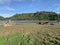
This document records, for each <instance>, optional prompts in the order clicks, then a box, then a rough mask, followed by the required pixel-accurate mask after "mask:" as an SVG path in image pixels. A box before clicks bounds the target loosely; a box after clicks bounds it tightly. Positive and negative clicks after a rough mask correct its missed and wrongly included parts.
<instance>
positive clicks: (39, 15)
mask: <svg viewBox="0 0 60 45" xmlns="http://www.w3.org/2000/svg"><path fill="white" fill-rule="evenodd" d="M9 19H11V20H33V21H34V20H42V21H60V14H57V13H55V12H48V11H41V12H35V13H24V14H15V15H13V16H11V17H9V18H4V17H2V16H0V20H9Z"/></svg>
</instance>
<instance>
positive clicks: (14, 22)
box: [0, 20, 60, 24]
mask: <svg viewBox="0 0 60 45" xmlns="http://www.w3.org/2000/svg"><path fill="white" fill-rule="evenodd" d="M6 22H7V21H1V20H0V24H5V23H6ZM11 23H13V24H36V23H38V22H37V21H11ZM52 23H53V24H60V22H49V24H52Z"/></svg>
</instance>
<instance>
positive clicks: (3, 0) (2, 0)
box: [0, 0, 11, 4]
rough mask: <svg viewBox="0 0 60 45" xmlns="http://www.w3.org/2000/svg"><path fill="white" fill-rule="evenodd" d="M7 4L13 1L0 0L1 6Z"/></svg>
mask: <svg viewBox="0 0 60 45" xmlns="http://www.w3.org/2000/svg"><path fill="white" fill-rule="evenodd" d="M7 2H8V3H9V2H11V0H0V3H1V4H4V3H7Z"/></svg>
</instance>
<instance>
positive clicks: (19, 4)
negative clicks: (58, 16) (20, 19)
mask: <svg viewBox="0 0 60 45" xmlns="http://www.w3.org/2000/svg"><path fill="white" fill-rule="evenodd" d="M37 11H52V12H56V13H60V0H0V16H3V17H10V16H13V15H14V14H16V13H19V14H21V13H33V12H37Z"/></svg>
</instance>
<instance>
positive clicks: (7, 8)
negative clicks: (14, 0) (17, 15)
mask: <svg viewBox="0 0 60 45" xmlns="http://www.w3.org/2000/svg"><path fill="white" fill-rule="evenodd" d="M0 10H7V11H14V10H15V9H14V8H12V7H9V6H3V7H0Z"/></svg>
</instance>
